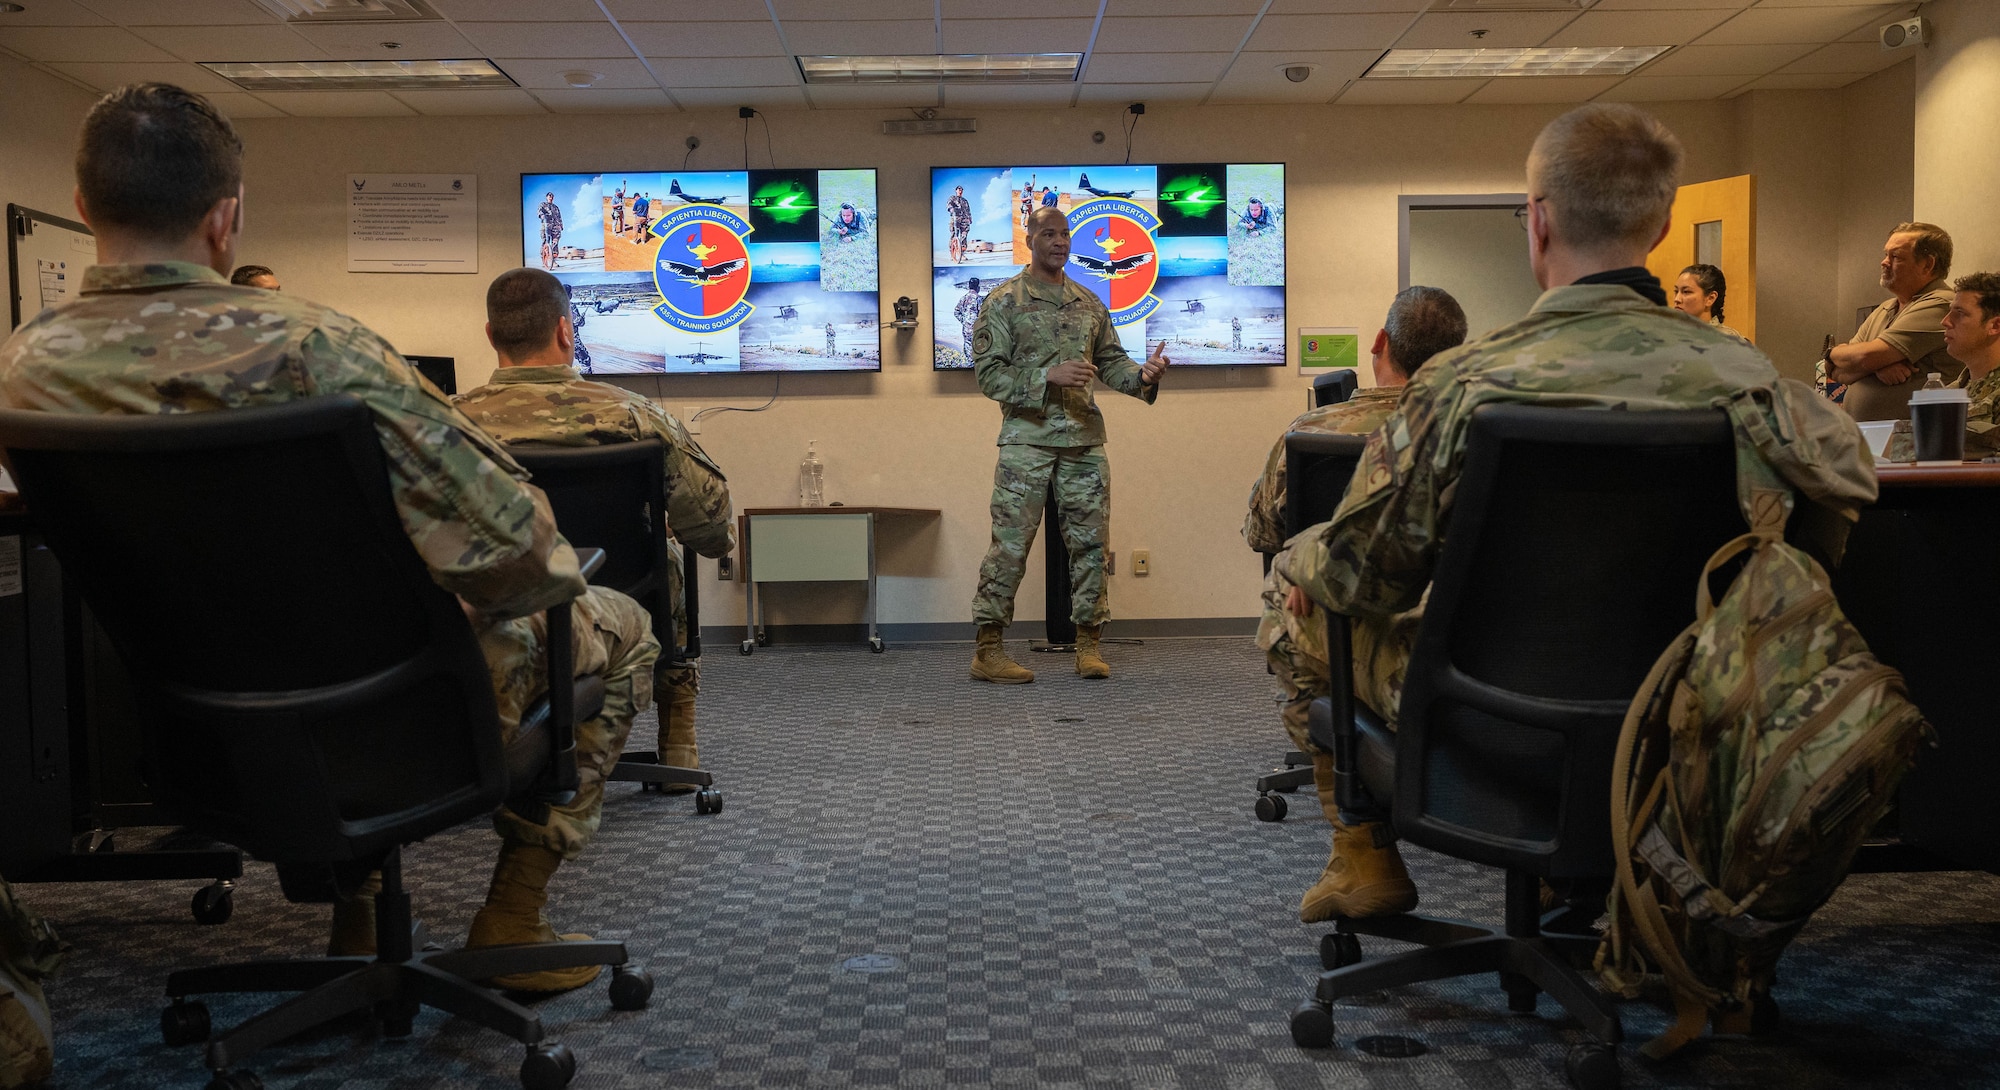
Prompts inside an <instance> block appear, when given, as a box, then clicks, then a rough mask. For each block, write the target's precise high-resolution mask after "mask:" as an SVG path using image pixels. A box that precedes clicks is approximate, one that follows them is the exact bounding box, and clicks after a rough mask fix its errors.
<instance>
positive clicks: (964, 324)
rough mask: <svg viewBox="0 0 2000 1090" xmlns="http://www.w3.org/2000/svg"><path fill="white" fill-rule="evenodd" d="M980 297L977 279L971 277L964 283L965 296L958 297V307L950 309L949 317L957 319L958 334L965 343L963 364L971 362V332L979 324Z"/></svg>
mask: <svg viewBox="0 0 2000 1090" xmlns="http://www.w3.org/2000/svg"><path fill="white" fill-rule="evenodd" d="M981 305H982V296H981V295H980V294H979V278H978V277H976V276H975V277H972V278H971V279H969V280H967V281H966V282H965V294H964V295H961V296H959V297H958V305H957V306H955V307H953V308H951V316H952V317H954V318H957V319H958V332H959V335H960V336H961V337H963V338H964V341H965V362H967V363H971V362H972V331H973V329H974V327H976V326H977V325H978V324H979V308H980V306H981Z"/></svg>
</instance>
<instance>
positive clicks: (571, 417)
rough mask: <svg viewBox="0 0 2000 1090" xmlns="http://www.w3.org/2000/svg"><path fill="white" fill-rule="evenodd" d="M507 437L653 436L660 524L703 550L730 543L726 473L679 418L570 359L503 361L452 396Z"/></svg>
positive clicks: (714, 552)
mask: <svg viewBox="0 0 2000 1090" xmlns="http://www.w3.org/2000/svg"><path fill="white" fill-rule="evenodd" d="M452 401H453V403H454V404H456V405H457V406H458V407H459V410H460V411H462V412H464V413H465V415H466V416H468V417H471V418H472V421H473V423H476V424H478V425H479V426H480V427H482V428H485V429H486V430H487V431H488V432H490V433H492V434H493V435H494V437H496V438H498V439H500V440H501V441H502V442H507V443H521V442H540V443H560V444H563V445H566V446H582V447H594V446H599V445H602V444H605V443H630V442H635V441H637V440H640V439H653V438H658V439H659V440H660V441H661V442H662V443H664V444H665V445H666V448H667V464H666V482H667V526H668V528H670V529H671V530H673V532H674V537H675V538H677V539H679V540H680V541H681V542H683V543H685V544H686V545H687V546H689V547H690V548H692V549H694V550H695V551H696V552H698V553H700V554H701V555H703V556H710V557H713V556H727V555H729V551H730V550H731V549H732V548H734V547H735V545H736V537H735V532H734V528H733V526H732V520H733V519H734V515H733V514H732V513H731V510H730V502H729V481H728V479H727V478H725V477H724V476H723V475H722V470H721V469H720V468H719V467H717V466H716V464H715V462H714V461H713V460H712V459H710V458H709V456H708V454H707V452H705V451H703V450H702V449H701V444H699V443H697V442H695V441H694V437H693V436H690V435H689V434H688V433H687V429H686V428H684V427H682V426H681V422H680V421H679V420H676V419H674V418H673V416H671V415H670V414H668V412H667V411H666V410H665V409H662V408H660V406H659V405H658V404H656V403H655V402H654V401H653V400H652V399H651V398H647V397H643V396H641V395H639V394H635V393H633V392H631V391H629V390H622V389H620V388H618V387H616V386H611V385H608V384H606V383H602V382H591V381H589V380H587V379H585V378H584V377H583V376H582V374H581V373H580V372H579V371H578V370H577V369H576V368H575V367H571V366H551V367H502V368H500V369H499V370H497V371H495V372H493V377H492V378H491V379H489V380H488V381H487V383H486V385H484V386H481V387H480V388H478V389H477V390H470V391H467V392H466V393H462V394H460V395H458V396H457V397H455V398H453V399H452Z"/></svg>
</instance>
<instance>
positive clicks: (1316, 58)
mask: <svg viewBox="0 0 2000 1090" xmlns="http://www.w3.org/2000/svg"><path fill="white" fill-rule="evenodd" d="M1379 56H1381V54H1380V53H1378V52H1376V51H1375V50H1373V49H1343V50H1323V51H1314V50H1308V49H1301V50H1297V51H1295V52H1291V53H1250V52H1245V53H1242V54H1239V55H1238V56H1237V58H1236V63H1235V64H1233V65H1231V66H1230V68H1229V73H1228V74H1227V75H1225V76H1223V77H1222V83H1221V84H1220V85H1219V86H1217V88H1216V91H1217V94H1216V96H1215V97H1214V98H1211V99H1210V100H1209V101H1211V102H1222V101H1242V99H1241V95H1242V94H1243V93H1246V92H1252V91H1261V92H1266V93H1269V94H1273V95H1276V96H1277V97H1276V98H1273V99H1272V100H1271V101H1280V102H1326V101H1329V100H1331V99H1332V98H1333V96H1334V95H1336V94H1338V93H1339V91H1340V88H1341V86H1342V85H1343V84H1345V83H1346V82H1347V81H1348V80H1351V79H1357V78H1359V77H1360V75H1361V73H1363V72H1366V71H1367V70H1368V66H1369V65H1371V64H1374V63H1375V59H1376V58H1377V57H1379ZM1289 64H1308V65H1311V66H1312V68H1313V72H1312V75H1310V76H1307V77H1306V78H1305V80H1304V82H1301V83H1293V82H1292V81H1291V80H1288V79H1286V78H1285V73H1284V71H1283V68H1284V66H1285V65H1289ZM1224 92H1227V93H1226V94H1225V93H1224ZM1315 95H1317V96H1318V97H1317V98H1315V97H1313V96H1315Z"/></svg>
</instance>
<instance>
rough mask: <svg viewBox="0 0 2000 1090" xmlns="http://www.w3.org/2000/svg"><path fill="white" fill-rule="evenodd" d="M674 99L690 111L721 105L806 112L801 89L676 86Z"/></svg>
mask: <svg viewBox="0 0 2000 1090" xmlns="http://www.w3.org/2000/svg"><path fill="white" fill-rule="evenodd" d="M674 100H675V101H677V102H679V103H680V104H681V105H683V106H686V107H687V108H689V109H691V110H692V109H706V108H711V107H718V106H755V107H756V108H758V109H760V110H803V109H805V108H806V95H805V90H804V89H803V88H801V87H796V86H793V87H676V88H674Z"/></svg>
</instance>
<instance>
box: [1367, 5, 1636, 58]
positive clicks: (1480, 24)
mask: <svg viewBox="0 0 2000 1090" xmlns="http://www.w3.org/2000/svg"><path fill="white" fill-rule="evenodd" d="M1574 18H1576V16H1575V14H1574V13H1572V12H1567V11H1489V12H1479V13H1467V12H1458V11H1454V12H1432V13H1431V14H1429V15H1426V16H1424V17H1423V18H1421V19H1418V20H1417V25H1415V26H1413V27H1411V28H1410V32H1409V33H1407V34H1405V35H1403V36H1402V37H1401V38H1399V39H1397V41H1396V47H1397V48H1398V49H1472V48H1477V47H1481V46H1485V47H1497V46H1520V45H1540V44H1542V43H1543V42H1544V41H1547V40H1548V37H1549V35H1551V34H1554V33H1555V32H1556V31H1557V30H1558V29H1560V28H1561V27H1562V26H1563V24H1565V23H1567V22H1569V21H1570V20H1572V19H1574ZM1475 30H1484V31H1485V32H1486V36H1485V37H1483V38H1475V37H1473V36H1472V32H1473V31H1475ZM1638 44H1645V43H1638ZM1653 44H1655V45H1658V44H1661V43H1658V42H1655V43H1653Z"/></svg>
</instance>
